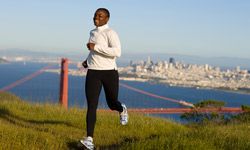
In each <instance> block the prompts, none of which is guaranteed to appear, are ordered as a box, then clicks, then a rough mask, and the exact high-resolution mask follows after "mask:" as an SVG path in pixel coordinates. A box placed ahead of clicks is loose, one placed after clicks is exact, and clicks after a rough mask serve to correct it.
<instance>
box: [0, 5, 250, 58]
mask: <svg viewBox="0 0 250 150" xmlns="http://www.w3.org/2000/svg"><path fill="white" fill-rule="evenodd" d="M0 2H1V6H0V9H1V13H0V19H1V28H0V33H1V36H0V41H1V43H0V49H8V48H20V49H28V50H33V51H46V52H49V51H54V52H60V51H66V52H70V51H87V49H86V48H85V44H86V42H87V41H88V37H89V31H90V30H91V29H93V28H94V25H93V22H92V17H93V14H94V12H95V10H96V9H97V8H99V7H106V8H108V9H109V10H110V13H111V18H110V22H109V25H110V27H111V28H113V29H115V30H116V31H117V32H118V34H119V35H120V40H121V42H122V52H123V53H133V52H136V53H145V52H146V53H176V54H184V55H198V56H211V57H213V56H226V57H244V58H250V50H249V49H250V43H249V42H248V39H250V19H249V17H248V14H250V2H249V1H247V0H242V1H234V0H221V1H215V0H211V1H198V0H190V1H184V0H180V1H164V0H158V1H157V2H150V1H143V3H142V2H141V1H132V0H126V1H122V0H117V1H112V0H103V1H100V0H93V1H87V0H83V1H79V0H76V1H74V2H70V1H66V0H61V1H59V0H54V1H48V0H44V1H40V0H33V1H31V0H24V1H18V0H12V1H2V0H0ZM85 53H87V52H85Z"/></svg>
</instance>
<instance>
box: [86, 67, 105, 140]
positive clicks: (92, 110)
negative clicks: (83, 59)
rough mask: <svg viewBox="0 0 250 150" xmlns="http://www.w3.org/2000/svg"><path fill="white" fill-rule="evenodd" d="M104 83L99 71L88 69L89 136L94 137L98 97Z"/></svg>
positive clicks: (87, 118)
mask: <svg viewBox="0 0 250 150" xmlns="http://www.w3.org/2000/svg"><path fill="white" fill-rule="evenodd" d="M101 88H102V83H101V80H100V74H99V71H96V70H88V72H87V76H86V81H85V93H86V98H87V103H88V110H87V117H86V122H87V136H91V137H93V135H94V128H95V122H96V109H97V106H98V99H99V95H100V92H101Z"/></svg>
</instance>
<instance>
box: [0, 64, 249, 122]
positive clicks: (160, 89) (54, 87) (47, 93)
mask: <svg viewBox="0 0 250 150" xmlns="http://www.w3.org/2000/svg"><path fill="white" fill-rule="evenodd" d="M47 65H48V64H44V63H29V62H28V63H27V62H26V64H25V65H24V64H23V63H9V64H0V70H1V72H0V88H2V87H4V86H7V85H9V84H11V83H13V82H15V81H17V80H19V79H21V78H23V77H25V76H27V75H30V74H32V73H33V72H35V71H37V70H39V69H41V68H43V67H44V66H47ZM58 67H59V66H58V65H55V66H54V68H58ZM70 67H71V68H74V66H70ZM120 83H123V84H127V85H129V86H132V87H134V88H138V89H140V90H144V91H146V92H150V93H153V94H156V95H159V96H164V97H168V98H172V99H177V100H185V101H187V102H191V103H197V102H199V101H202V100H208V99H215V100H221V101H224V102H226V106H229V107H239V106H241V105H250V94H240V93H235V92H228V91H222V90H213V89H196V88H189V87H173V86H172V87H170V86H168V85H162V84H151V83H147V82H135V81H122V80H121V81H120ZM59 84H60V75H59V74H56V73H46V72H45V73H43V74H41V75H39V76H36V77H34V78H32V79H31V80H29V81H26V82H25V83H22V84H20V85H18V86H16V87H14V88H12V89H10V90H9V92H11V93H13V94H15V95H17V96H20V97H21V98H22V99H24V100H26V101H29V102H39V103H45V102H48V103H58V99H59ZM84 86H85V77H76V76H69V100H68V102H69V107H73V106H75V107H80V108H86V97H85V92H84V91H85V88H84ZM119 100H120V101H121V102H124V103H125V104H126V105H127V106H128V107H129V108H173V107H183V106H180V105H179V104H177V103H173V102H170V101H167V100H162V99H158V98H154V97H150V96H148V95H144V94H141V93H138V92H135V91H131V90H130V89H127V88H124V87H121V86H120V88H119ZM98 107H99V108H108V107H107V104H106V101H105V95H104V92H103V90H102V92H101V95H100V98H99V105H98ZM157 116H160V117H162V116H165V117H166V116H167V117H170V118H173V119H177V118H178V117H179V115H157Z"/></svg>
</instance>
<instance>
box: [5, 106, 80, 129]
mask: <svg viewBox="0 0 250 150" xmlns="http://www.w3.org/2000/svg"><path fill="white" fill-rule="evenodd" d="M0 118H1V119H3V120H6V121H8V122H9V123H12V124H15V125H19V126H22V127H27V126H32V125H36V126H37V127H39V125H44V124H52V125H53V124H62V125H66V126H69V127H74V128H79V127H77V126H74V125H72V124H71V123H69V122H66V121H58V120H29V119H24V118H22V117H19V116H16V115H13V114H12V113H11V112H10V111H9V110H8V109H6V108H0ZM36 129H37V128H36Z"/></svg>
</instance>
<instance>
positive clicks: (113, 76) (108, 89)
mask: <svg viewBox="0 0 250 150" xmlns="http://www.w3.org/2000/svg"><path fill="white" fill-rule="evenodd" d="M102 83H103V87H104V91H105V95H106V101H107V103H108V106H109V108H110V109H111V110H117V111H119V112H122V111H123V107H122V106H121V103H120V102H119V101H118V92H119V75H118V72H117V70H107V71H105V75H103V76H102Z"/></svg>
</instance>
